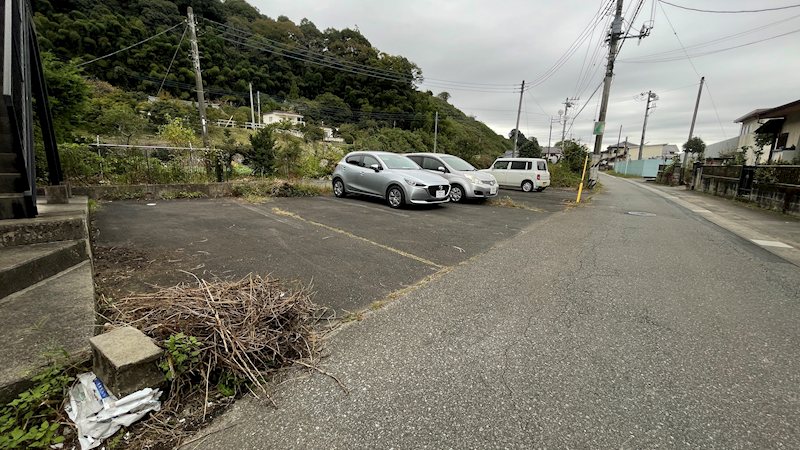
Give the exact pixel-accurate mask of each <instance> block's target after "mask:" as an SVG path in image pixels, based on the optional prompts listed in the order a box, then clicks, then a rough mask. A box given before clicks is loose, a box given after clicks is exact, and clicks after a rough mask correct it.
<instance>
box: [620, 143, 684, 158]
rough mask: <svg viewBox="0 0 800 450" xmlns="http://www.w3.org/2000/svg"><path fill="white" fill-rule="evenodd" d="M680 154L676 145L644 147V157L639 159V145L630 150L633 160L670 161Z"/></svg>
mask: <svg viewBox="0 0 800 450" xmlns="http://www.w3.org/2000/svg"><path fill="white" fill-rule="evenodd" d="M677 153H678V146H677V145H675V144H649V145H647V144H646V145H644V146H642V157H641V158H640V157H639V145H638V144H635V145H634V146H633V148H631V149H630V154H631V159H665V160H667V159H670V158H672V157H673V156H675V155H676V154H677Z"/></svg>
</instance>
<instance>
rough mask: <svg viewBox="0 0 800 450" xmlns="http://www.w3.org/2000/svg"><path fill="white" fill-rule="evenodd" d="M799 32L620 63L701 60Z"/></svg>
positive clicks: (623, 60)
mask: <svg viewBox="0 0 800 450" xmlns="http://www.w3.org/2000/svg"><path fill="white" fill-rule="evenodd" d="M798 32H800V29H797V30H792V31H787V32H786V33H781V34H778V35H775V36H770V37H767V38H764V39H759V40H756V41H751V42H746V43H744V44H739V45H734V46H731V47H725V48H720V49H717V50H709V51H707V52H702V53H695V54H692V55H689V54H688V52H684V55H683V56H668V57H663V58H653V59H636V58H632V59H621V60H619V62H623V63H630V64H640V63H662V62H671V61H678V60H681V59H691V58H699V57H701V56H708V55H713V54H716V53H722V52H727V51H730V50H735V49H737V48H742V47H748V46H750V45H755V44H759V43H761V42H766V41H771V40H773V39H778V38H781V37H784V36H788V35H790V34H794V33H798Z"/></svg>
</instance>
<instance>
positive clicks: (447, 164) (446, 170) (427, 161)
mask: <svg viewBox="0 0 800 450" xmlns="http://www.w3.org/2000/svg"><path fill="white" fill-rule="evenodd" d="M406 156H408V157H409V158H411V159H412V160H413V161H414V162H415V163H417V164H418V165H419V166H420V167H422V168H423V169H424V170H430V171H432V172H435V173H440V174H441V175H442V176H443V177H445V178H446V179H447V181H449V182H450V201H452V202H456V203H458V202H460V201H462V200H464V199H467V198H473V199H481V200H485V199H487V198H492V197H496V196H497V189H498V184H497V180H496V179H495V178H494V176H493V175H492V174H490V173H486V172H479V171H478V169H476V168H475V167H473V166H472V164H470V163H468V162H466V161H464V160H463V159H461V158H459V157H458V156H453V155H448V154H445V153H409V154H407V155H406Z"/></svg>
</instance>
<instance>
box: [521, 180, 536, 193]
mask: <svg viewBox="0 0 800 450" xmlns="http://www.w3.org/2000/svg"><path fill="white" fill-rule="evenodd" d="M532 190H533V183H532V182H530V181H528V180H525V181H523V182H522V191H523V192H530V191H532Z"/></svg>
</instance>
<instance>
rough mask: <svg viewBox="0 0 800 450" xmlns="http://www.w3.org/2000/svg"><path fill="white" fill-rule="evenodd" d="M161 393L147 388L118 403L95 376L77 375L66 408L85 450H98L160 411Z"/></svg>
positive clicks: (118, 400) (119, 400) (91, 374)
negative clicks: (106, 442) (153, 412)
mask: <svg viewBox="0 0 800 450" xmlns="http://www.w3.org/2000/svg"><path fill="white" fill-rule="evenodd" d="M160 397H161V390H160V389H152V388H145V389H142V390H139V391H136V392H134V393H132V394H130V395H128V396H126V397H123V398H120V399H117V397H115V396H114V395H113V394H111V393H110V392H108V391H107V390H106V387H105V385H104V384H103V382H102V381H100V379H99V378H97V376H96V375H95V374H94V373H92V372H87V373H82V374H80V375H78V381H77V382H76V383H75V385H74V386H72V388H71V389H70V390H69V404H68V405H67V406H66V407H65V408H64V409H65V410H66V412H67V416H69V418H70V420H72V421H73V422H74V423H75V425H76V427H77V428H78V441H79V442H80V444H81V449H82V450H89V449H92V448H95V447H98V446H99V445H100V444H102V443H103V441H104V440H106V439H108V438H109V437H111V436H113V435H114V433H116V432H117V430H119V429H120V428H121V427H123V426H124V427H129V426H130V425H131V424H133V423H134V422H136V421H137V420H139V419H141V418H142V417H144V415H145V414H147V413H148V412H150V411H158V410H160V409H161V402H160V401H159V400H158V399H159V398H160Z"/></svg>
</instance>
